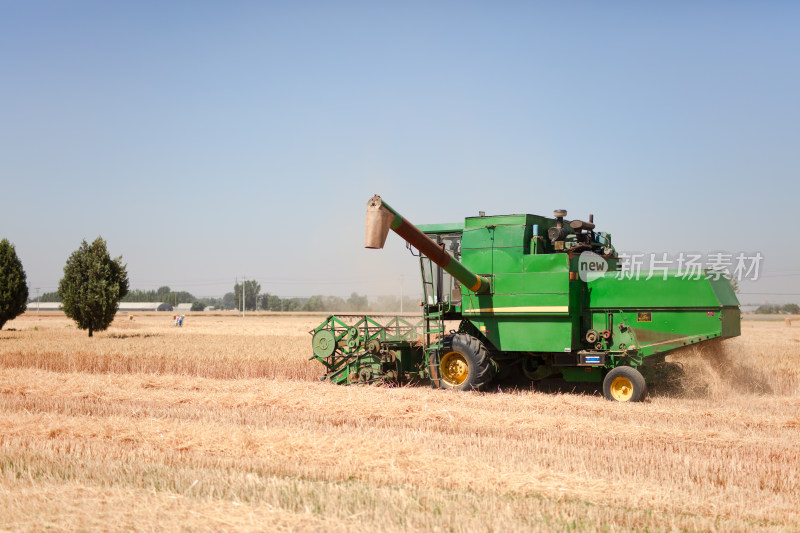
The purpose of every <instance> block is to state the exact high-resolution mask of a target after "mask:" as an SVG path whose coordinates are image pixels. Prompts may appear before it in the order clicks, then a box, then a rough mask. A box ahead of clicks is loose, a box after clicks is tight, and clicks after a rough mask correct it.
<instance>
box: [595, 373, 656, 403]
mask: <svg viewBox="0 0 800 533" xmlns="http://www.w3.org/2000/svg"><path fill="white" fill-rule="evenodd" d="M646 395H647V382H646V381H645V380H644V376H642V374H641V373H640V372H639V371H638V370H636V369H635V368H633V367H630V366H618V367H616V368H612V369H611V370H610V371H609V372H608V374H606V377H605V378H604V379H603V396H605V398H606V400H611V401H612V402H641V401H642V400H644V397H645V396H646Z"/></svg>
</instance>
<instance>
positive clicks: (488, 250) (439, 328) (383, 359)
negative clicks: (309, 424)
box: [311, 195, 741, 402]
mask: <svg viewBox="0 0 800 533" xmlns="http://www.w3.org/2000/svg"><path fill="white" fill-rule="evenodd" d="M566 216H567V212H566V211H555V213H554V218H546V217H541V216H537V215H501V216H483V215H481V216H478V217H470V218H467V219H465V220H464V222H463V223H461V222H459V223H454V224H430V225H423V226H420V227H416V226H414V225H413V224H411V223H410V222H408V221H407V220H406V219H405V218H403V217H402V216H401V215H400V214H399V213H398V212H397V211H395V210H394V209H393V208H392V207H390V206H389V205H388V204H387V203H386V202H384V201H383V200H382V199H381V197H380V196H377V195H376V196H374V197H373V198H372V199H370V201H369V202H368V203H367V228H366V247H367V248H383V246H384V243H385V242H386V238H387V236H388V233H389V230H390V229H391V230H393V231H394V232H395V233H397V234H398V235H399V236H400V237H402V238H403V239H404V240H405V241H406V242H407V243H408V246H409V249H412V247H413V249H416V250H417V251H418V252H419V258H420V269H421V272H422V288H423V295H424V301H423V302H422V309H423V316H422V319H421V320H411V319H409V318H408V317H402V316H394V317H378V316H365V315H331V316H330V317H328V318H327V319H326V320H325V321H324V322H323V323H322V324H320V325H319V326H318V327H316V328H315V329H314V330H312V331H311V334H312V335H313V340H312V344H313V350H314V355H313V357H312V359H313V358H316V359H317V360H319V361H320V362H321V363H322V364H323V365H325V369H326V372H325V375H324V376H323V378H322V379H324V380H329V381H331V382H333V383H339V384H355V383H381V382H383V383H407V382H413V381H421V380H429V381H430V383H431V385H432V386H433V387H436V388H453V389H460V390H471V389H474V390H481V389H484V388H486V387H487V386H488V385H489V384H490V383H491V382H492V380H493V379H495V378H496V377H502V376H507V375H511V374H517V375H524V376H526V377H527V378H528V379H531V380H534V381H538V380H542V379H545V378H548V377H557V376H558V375H560V376H561V377H562V378H563V379H564V380H565V381H567V382H590V383H600V382H602V384H603V394H604V396H605V397H606V398H608V399H609V400H616V401H622V402H626V401H641V400H642V399H643V398H644V396H645V394H646V392H647V384H646V382H645V379H644V377H643V375H642V373H641V372H640V368H641V367H642V365H643V364H645V363H659V362H663V361H664V357H665V355H666V354H667V353H668V352H670V351H672V350H675V349H677V348H681V347H684V346H688V345H691V344H697V343H700V342H704V341H708V340H711V339H718V338H723V337H735V336H737V335H739V334H740V326H741V324H740V320H741V318H740V312H739V301H738V300H737V298H736V295H735V294H734V291H733V288H732V287H731V284H730V282H729V281H728V280H727V279H726V278H725V277H723V276H721V275H719V272H706V271H702V272H701V273H700V275H697V276H686V275H685V274H683V275H682V274H679V273H678V272H674V271H666V270H665V271H663V272H659V273H651V274H650V275H642V276H633V275H631V274H632V273H631V272H625V271H623V270H620V268H621V267H620V264H619V259H618V256H617V253H616V251H615V249H614V247H613V245H612V244H611V236H610V235H609V234H607V233H604V232H596V231H595V225H594V223H593V220H592V216H591V215H590V217H589V222H584V221H581V220H572V221H568V220H566V218H565V217H566ZM413 249H412V253H413V252H414V250H413ZM645 274H646V273H645ZM446 326H451V327H452V329H449V330H448V329H447V327H446Z"/></svg>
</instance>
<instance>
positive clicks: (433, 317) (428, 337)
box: [425, 303, 444, 388]
mask: <svg viewBox="0 0 800 533" xmlns="http://www.w3.org/2000/svg"><path fill="white" fill-rule="evenodd" d="M443 307H444V306H443V305H442V304H440V303H439V304H435V305H428V306H425V360H426V361H427V362H428V371H429V374H430V378H431V385H432V386H433V387H435V388H440V387H441V384H442V383H441V381H442V374H441V372H440V368H439V362H440V360H441V359H440V356H439V350H440V349H441V347H442V340H443V338H444V313H443Z"/></svg>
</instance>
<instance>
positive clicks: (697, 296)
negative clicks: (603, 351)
mask: <svg viewBox="0 0 800 533" xmlns="http://www.w3.org/2000/svg"><path fill="white" fill-rule="evenodd" d="M623 274H624V273H621V272H609V273H606V274H604V275H602V276H599V277H597V278H596V279H590V280H589V281H588V282H587V283H586V295H587V298H586V299H587V311H586V314H585V316H586V321H587V329H594V330H596V331H608V332H609V333H610V335H611V337H610V341H611V342H610V343H609V344H610V345H609V346H608V347H607V348H608V349H610V350H611V351H621V352H628V353H635V354H636V355H637V356H639V357H645V356H649V355H654V354H658V353H664V352H667V351H670V350H673V349H675V348H680V347H682V346H687V345H689V344H695V343H698V342H701V341H705V340H710V339H714V338H717V337H735V336H737V335H739V334H740V333H741V331H740V311H739V301H738V300H737V298H736V295H735V294H734V292H733V289H732V288H731V285H730V282H728V280H727V279H725V278H723V277H721V276H718V275H715V274H713V273H712V274H707V273H705V272H703V273H699V274H698V275H696V276H686V275H685V274H681V273H678V272H672V271H668V272H665V273H658V274H654V275H650V279H647V278H648V275H649V274H642V275H641V276H639V277H638V279H637V278H636V277H628V276H626V275H623ZM715 276H716V277H715Z"/></svg>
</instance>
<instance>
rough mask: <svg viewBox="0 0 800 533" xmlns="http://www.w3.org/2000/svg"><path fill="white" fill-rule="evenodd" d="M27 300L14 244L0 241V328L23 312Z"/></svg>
mask: <svg viewBox="0 0 800 533" xmlns="http://www.w3.org/2000/svg"><path fill="white" fill-rule="evenodd" d="M27 301H28V284H27V283H26V280H25V271H24V270H23V269H22V262H20V260H19V258H18V257H17V252H16V250H14V245H13V244H11V243H10V242H8V240H6V239H3V240H2V241H0V329H1V328H2V327H3V324H5V323H6V322H8V321H9V320H13V319H14V318H16V317H17V316H19V315H21V314H22V313H24V312H25V302H27Z"/></svg>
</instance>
